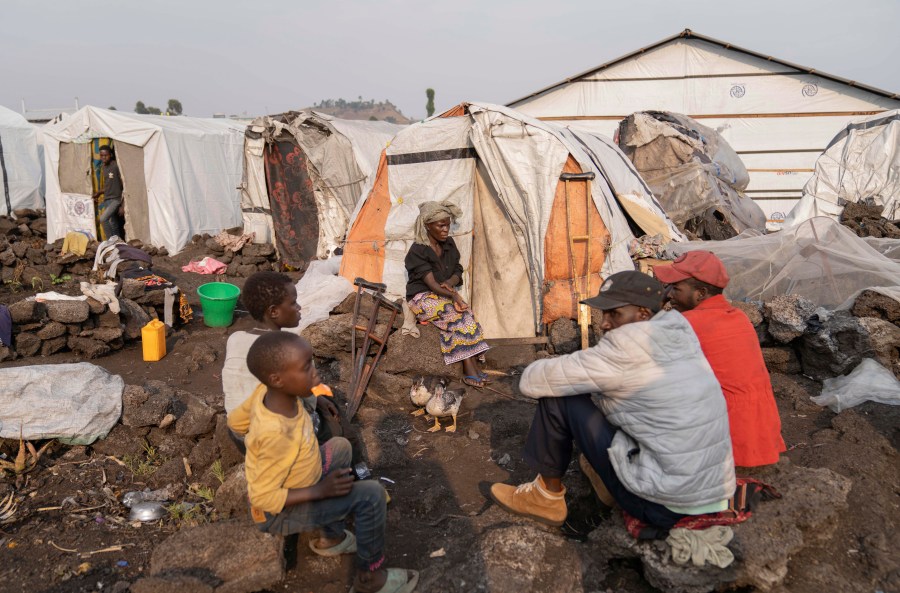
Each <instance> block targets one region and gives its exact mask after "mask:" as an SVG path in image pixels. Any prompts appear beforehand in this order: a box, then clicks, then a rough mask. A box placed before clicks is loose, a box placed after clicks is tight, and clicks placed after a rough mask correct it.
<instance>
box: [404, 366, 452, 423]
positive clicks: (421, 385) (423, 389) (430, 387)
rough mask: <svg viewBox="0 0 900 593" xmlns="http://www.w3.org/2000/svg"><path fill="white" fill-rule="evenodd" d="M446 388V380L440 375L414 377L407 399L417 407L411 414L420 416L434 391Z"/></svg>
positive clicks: (439, 391) (437, 391)
mask: <svg viewBox="0 0 900 593" xmlns="http://www.w3.org/2000/svg"><path fill="white" fill-rule="evenodd" d="M446 388H447V380H446V379H442V378H441V377H425V376H420V377H416V379H415V381H413V384H412V387H410V388H409V399H410V401H412V403H413V405H414V406H416V407H417V408H419V409H417V410H416V411H415V412H412V415H413V416H421V415H422V414H424V413H425V404H427V403H428V400H430V399H431V398H432V396H434V394H436V393H443V392H444V389H446Z"/></svg>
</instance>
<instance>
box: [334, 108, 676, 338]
mask: <svg viewBox="0 0 900 593" xmlns="http://www.w3.org/2000/svg"><path fill="white" fill-rule="evenodd" d="M564 172H565V173H581V172H586V173H594V174H595V176H594V179H593V181H591V182H590V185H589V186H588V184H587V183H586V182H584V181H582V182H580V183H570V187H567V186H566V184H565V183H563V182H561V181H560V175H561V174H562V173H564ZM588 187H589V188H590V196H591V198H592V201H591V203H590V204H589V203H588V202H587V188H588ZM567 192H569V197H568V199H567V197H566V194H567ZM364 194H365V199H363V200H361V201H360V203H359V204H358V205H357V208H356V211H355V212H354V215H353V217H352V218H351V223H350V230H349V232H348V234H347V241H346V243H345V246H344V257H343V261H342V265H341V275H343V276H344V277H345V278H347V279H349V280H353V279H354V278H355V277H358V276H361V277H363V278H366V279H367V280H370V281H377V282H384V283H385V284H386V285H387V292H388V294H389V295H390V296H391V297H394V298H396V297H405V295H406V281H407V276H406V269H405V266H404V258H405V256H406V253H407V251H408V250H409V248H410V246H411V245H412V243H413V225H414V222H415V220H416V217H417V216H418V214H419V205H420V204H421V203H423V202H426V201H430V200H438V201H442V200H450V201H451V202H453V203H455V204H456V205H457V206H459V207H460V209H461V210H462V217H461V218H460V219H459V220H457V221H456V223H455V224H454V225H453V227H452V228H451V234H452V236H453V237H454V240H455V241H456V244H457V246H458V247H459V250H460V253H461V255H462V265H463V267H464V269H465V274H464V284H463V289H462V292H463V294H464V298H466V299H467V300H468V302H469V303H470V304H471V305H472V308H473V310H474V311H475V312H476V314H477V315H478V318H479V320H480V321H481V323H482V325H483V326H484V329H485V335H486V336H487V337H490V338H504V337H525V336H534V335H535V332H536V331H539V329H540V326H541V324H542V323H550V322H552V321H553V320H554V319H557V318H560V317H571V316H572V315H573V314H574V312H576V311H577V303H576V302H575V301H574V300H573V293H574V292H575V290H574V287H573V284H574V282H573V278H576V279H579V278H580V279H583V278H584V277H585V276H589V278H590V290H591V291H593V292H596V290H597V288H598V287H599V284H600V278H601V277H606V276H607V275H609V274H612V273H614V272H617V271H621V270H633V269H634V263H633V262H632V260H631V257H630V255H629V243H630V242H631V241H632V240H633V239H634V238H635V235H636V234H637V235H644V234H650V235H655V234H660V235H662V236H663V237H665V238H666V240H676V241H677V240H683V236H682V235H681V233H680V231H678V229H677V228H676V227H675V225H673V224H672V222H671V221H670V220H669V219H668V218H667V217H666V215H665V213H664V212H663V210H662V208H661V207H660V206H659V204H658V203H657V202H656V200H655V199H654V197H653V195H652V193H651V192H650V190H649V189H648V188H647V186H646V185H645V184H644V182H643V180H642V179H641V177H640V175H638V173H637V171H636V170H635V169H634V166H633V165H632V164H631V162H630V161H629V160H628V159H627V157H625V155H624V154H622V152H621V151H620V150H619V149H618V147H616V146H615V144H613V143H612V142H611V141H610V140H608V139H606V138H603V137H602V136H599V135H594V134H590V133H585V132H583V131H579V130H575V129H567V128H563V127H560V126H556V125H554V124H549V123H545V122H541V121H538V120H535V119H533V118H530V117H526V116H523V115H521V114H519V113H517V112H515V111H513V110H511V109H508V108H505V107H500V106H496V105H489V104H483V103H464V104H461V105H459V106H457V107H455V108H454V109H451V110H450V111H448V112H446V113H444V114H442V115H439V116H435V117H433V118H431V119H428V120H426V121H424V122H421V123H418V124H414V125H412V126H410V127H408V128H406V129H405V130H403V131H401V132H400V133H399V134H397V136H396V137H395V138H394V139H393V140H392V141H391V144H390V146H388V147H387V148H386V149H385V151H384V153H383V155H382V158H381V161H380V163H379V166H378V173H377V174H376V175H375V176H373V177H372V178H370V180H369V183H368V184H367V189H366V190H365V191H364ZM567 209H570V212H571V222H572V228H571V231H567V223H566V220H567V216H566V214H567ZM589 219H590V220H591V221H592V222H591V232H590V238H589V243H590V245H591V249H592V256H591V261H590V267H589V268H588V266H587V261H586V260H587V258H586V253H585V250H584V243H581V244H580V246H578V247H576V249H574V250H573V249H571V248H570V243H569V241H568V238H569V236H575V235H583V234H587V220H589ZM573 258H574V261H573ZM573 264H574V269H575V271H576V273H575V274H574V276H573V272H572V267H573ZM580 282H582V283H584V281H583V280H580Z"/></svg>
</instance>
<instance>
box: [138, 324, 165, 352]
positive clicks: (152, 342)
mask: <svg viewBox="0 0 900 593" xmlns="http://www.w3.org/2000/svg"><path fill="white" fill-rule="evenodd" d="M141 342H142V343H143V346H144V360H145V361H147V362H156V361H157V360H160V359H162V358H163V357H164V356H165V355H166V324H165V323H163V322H162V321H160V320H159V319H154V320H153V321H151V322H150V323H148V324H147V325H145V326H144V327H142V328H141Z"/></svg>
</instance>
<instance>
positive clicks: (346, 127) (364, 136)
mask: <svg viewBox="0 0 900 593" xmlns="http://www.w3.org/2000/svg"><path fill="white" fill-rule="evenodd" d="M402 129H403V126H399V125H395V124H391V123H388V122H383V121H358V120H346V119H339V118H336V117H333V116H330V115H326V114H323V113H318V112H315V111H299V112H297V111H291V112H287V113H283V114H280V115H274V116H264V117H259V118H257V119H255V120H253V122H252V123H251V124H250V125H249V126H248V127H247V130H246V137H245V140H244V179H243V183H242V184H241V188H242V196H241V208H242V210H243V216H244V228H245V229H253V230H254V231H256V232H257V233H259V232H260V229H265V228H266V227H268V233H267V234H268V235H269V236H270V237H272V238H273V242H274V243H275V245H276V246H277V247H278V250H279V253H280V255H281V257H282V259H283V260H284V261H285V262H286V263H289V264H291V265H295V266H296V265H300V264H301V263H303V262H304V261H308V260H309V259H311V258H312V257H316V258H320V259H323V258H326V257H328V256H329V255H330V254H331V253H332V252H333V251H334V249H335V247H337V246H338V245H340V243H341V241H343V239H344V235H345V234H346V233H347V223H348V221H349V219H350V215H351V214H352V213H353V210H354V208H356V203H357V202H358V201H359V198H360V196H361V195H362V189H363V186H364V185H365V182H366V179H367V178H368V177H369V175H371V174H372V173H374V172H375V168H376V167H377V166H378V158H379V156H380V155H381V151H382V150H384V147H385V146H387V144H388V142H389V141H390V140H391V138H393V137H394V136H395V135H396V134H397V132H399V131H400V130H402ZM279 143H286V146H285V148H284V150H282V147H281V146H275V145H276V144H279ZM294 147H297V148H299V152H297V153H296V154H295V155H292V157H291V158H293V159H295V160H296V161H297V162H298V163H299V162H303V163H305V168H304V171H302V172H296V171H295V173H296V174H300V175H306V176H308V178H309V180H310V182H311V189H312V194H311V195H308V194H305V192H301V195H300V196H299V197H298V199H299V200H301V201H302V200H304V199H311V200H312V201H314V203H315V208H310V209H309V211H304V212H298V210H297V209H296V208H292V206H294V205H295V204H292V198H291V196H290V195H287V194H288V192H286V191H281V190H279V191H273V190H274V189H276V188H270V187H269V183H268V182H267V176H266V166H267V164H266V158H267V156H274V157H275V165H276V166H277V167H279V168H281V169H284V168H285V163H283V162H282V161H283V159H284V158H285V157H286V156H287V155H285V154H282V152H285V151H287V150H292V149H293V148H294ZM273 151H274V152H273ZM279 157H280V159H279ZM269 165H270V166H271V165H272V162H270V163H269ZM290 166H291V164H290V163H287V168H290ZM284 175H285V176H290V172H285V173H284ZM276 185H277V184H276ZM298 185H302V184H298ZM273 201H274V202H275V203H274V204H273V203H272V202H273ZM284 209H288V210H291V212H290V216H281V213H282V212H283V210H284ZM313 213H314V214H313ZM273 214H274V216H275V217H276V218H277V219H278V222H277V223H275V221H273V218H272V217H273ZM279 227H280V228H281V229H283V230H285V231H286V233H285V234H290V232H287V227H292V228H291V229H290V230H291V231H293V235H294V236H295V237H297V238H298V239H300V241H297V242H292V241H290V240H289V238H288V237H283V236H281V234H280V233H279V232H278V231H279ZM263 232H265V231H263ZM316 236H317V237H318V240H317V241H316V242H315V245H312V244H311V243H312V239H313V237H316ZM300 242H304V243H306V244H304V245H300V244H299V243H300Z"/></svg>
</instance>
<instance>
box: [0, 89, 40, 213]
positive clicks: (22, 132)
mask: <svg viewBox="0 0 900 593" xmlns="http://www.w3.org/2000/svg"><path fill="white" fill-rule="evenodd" d="M42 181H43V172H42V170H41V160H40V156H39V152H38V132H37V128H35V127H34V126H33V125H31V124H30V123H28V122H27V121H26V120H25V118H24V117H22V116H21V115H19V114H18V113H16V112H15V111H10V110H9V109H7V108H5V107H0V215H2V214H10V213H11V212H12V211H13V210H18V209H20V208H42V207H43V206H44V198H43V195H42V191H41V185H42Z"/></svg>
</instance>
